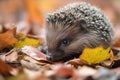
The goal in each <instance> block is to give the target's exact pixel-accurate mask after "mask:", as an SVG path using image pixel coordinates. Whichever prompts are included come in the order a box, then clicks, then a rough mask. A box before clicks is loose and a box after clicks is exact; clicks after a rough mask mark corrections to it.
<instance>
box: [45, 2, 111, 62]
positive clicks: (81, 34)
mask: <svg viewBox="0 0 120 80" xmlns="http://www.w3.org/2000/svg"><path fill="white" fill-rule="evenodd" d="M46 32H47V33H46V42H47V48H48V49H47V50H48V51H47V59H48V60H51V61H67V60H70V59H73V58H75V57H79V55H80V54H81V52H82V51H83V49H84V48H85V47H90V48H95V47H97V46H99V45H102V46H103V47H104V48H107V47H109V46H110V45H111V44H112V41H113V30H112V25H111V23H110V22H109V20H108V19H107V17H106V16H105V15H104V13H102V11H101V10H100V9H98V8H96V7H94V6H91V5H90V4H88V3H85V2H80V3H79V2H78V3H72V4H68V5H66V6H64V7H63V8H60V9H58V10H56V11H55V12H53V13H49V14H48V15H47V17H46Z"/></svg>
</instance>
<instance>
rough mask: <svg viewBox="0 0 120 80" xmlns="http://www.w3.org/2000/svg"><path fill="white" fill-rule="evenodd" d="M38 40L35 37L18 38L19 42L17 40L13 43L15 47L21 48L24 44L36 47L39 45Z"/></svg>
mask: <svg viewBox="0 0 120 80" xmlns="http://www.w3.org/2000/svg"><path fill="white" fill-rule="evenodd" d="M39 43H40V42H39V40H36V39H32V38H25V39H23V40H20V41H19V42H17V43H16V44H15V46H14V47H15V48H22V47H24V46H34V47H37V46H39Z"/></svg>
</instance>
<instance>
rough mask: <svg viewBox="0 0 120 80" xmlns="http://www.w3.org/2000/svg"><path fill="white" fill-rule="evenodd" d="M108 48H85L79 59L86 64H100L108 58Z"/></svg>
mask: <svg viewBox="0 0 120 80" xmlns="http://www.w3.org/2000/svg"><path fill="white" fill-rule="evenodd" d="M109 51H110V47H109V48H107V49H104V48H103V47H102V46H99V47H97V48H85V49H84V50H83V52H82V54H81V56H80V59H82V60H84V61H86V62H88V63H89V64H97V63H101V62H102V61H104V60H107V59H109V58H110V56H111V54H110V53H109Z"/></svg>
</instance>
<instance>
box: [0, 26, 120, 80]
mask: <svg viewBox="0 0 120 80" xmlns="http://www.w3.org/2000/svg"><path fill="white" fill-rule="evenodd" d="M43 44H44V40H43V39H41V38H39V37H36V36H34V35H24V34H22V33H16V27H15V26H14V27H13V28H12V29H10V30H8V31H5V32H3V33H0V64H1V66H0V80H69V79H70V80H119V79H120V67H119V66H120V49H119V48H116V47H108V48H107V49H104V48H103V47H102V46H99V47H97V48H87V47H86V48H85V49H84V50H83V52H82V54H81V55H80V57H79V58H75V59H73V60H70V61H67V62H51V61H48V60H46V54H44V53H42V52H41V51H40V49H41V47H42V45H43Z"/></svg>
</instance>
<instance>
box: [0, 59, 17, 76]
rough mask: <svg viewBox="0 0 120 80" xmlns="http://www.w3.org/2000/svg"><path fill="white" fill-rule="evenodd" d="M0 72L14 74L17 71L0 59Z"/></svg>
mask: <svg viewBox="0 0 120 80" xmlns="http://www.w3.org/2000/svg"><path fill="white" fill-rule="evenodd" d="M0 74H2V75H10V74H12V75H16V74H17V71H16V70H15V69H13V68H12V67H10V66H9V65H7V64H5V63H4V62H3V61H2V60H1V59H0Z"/></svg>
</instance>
